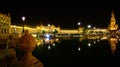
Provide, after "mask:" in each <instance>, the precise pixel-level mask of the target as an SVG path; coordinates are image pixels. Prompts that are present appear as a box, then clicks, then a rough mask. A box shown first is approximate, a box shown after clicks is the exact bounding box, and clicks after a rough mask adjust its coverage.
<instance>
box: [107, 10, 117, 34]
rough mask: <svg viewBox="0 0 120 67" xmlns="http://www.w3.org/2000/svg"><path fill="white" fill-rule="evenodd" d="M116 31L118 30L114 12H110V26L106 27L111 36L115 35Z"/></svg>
mask: <svg viewBox="0 0 120 67" xmlns="http://www.w3.org/2000/svg"><path fill="white" fill-rule="evenodd" d="M117 29H118V25H117V24H116V20H115V15H114V11H112V13H111V19H110V24H109V25H108V30H109V31H110V34H111V35H115V34H116V31H117Z"/></svg>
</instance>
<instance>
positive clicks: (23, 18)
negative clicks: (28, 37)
mask: <svg viewBox="0 0 120 67" xmlns="http://www.w3.org/2000/svg"><path fill="white" fill-rule="evenodd" d="M22 20H23V31H22V33H24V32H25V30H24V25H25V23H24V21H25V16H23V17H22Z"/></svg>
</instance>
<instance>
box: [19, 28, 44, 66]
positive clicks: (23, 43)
mask: <svg viewBox="0 0 120 67" xmlns="http://www.w3.org/2000/svg"><path fill="white" fill-rule="evenodd" d="M35 46H36V41H35V39H34V38H33V36H32V35H31V34H29V31H28V30H26V31H25V33H24V35H23V36H22V37H21V38H20V39H19V43H18V45H17V48H18V49H19V50H21V51H22V52H23V54H24V56H23V57H22V59H21V60H20V61H19V65H17V66H18V67H43V64H42V63H41V62H40V61H39V60H38V59H37V58H36V57H34V56H33V55H32V51H33V50H34V48H35Z"/></svg>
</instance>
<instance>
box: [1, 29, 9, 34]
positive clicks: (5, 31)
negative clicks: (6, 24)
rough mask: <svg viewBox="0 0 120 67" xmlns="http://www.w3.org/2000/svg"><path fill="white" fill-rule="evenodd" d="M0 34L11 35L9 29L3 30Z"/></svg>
mask: <svg viewBox="0 0 120 67" xmlns="http://www.w3.org/2000/svg"><path fill="white" fill-rule="evenodd" d="M0 33H2V34H7V33H9V29H5V28H1V30H0Z"/></svg>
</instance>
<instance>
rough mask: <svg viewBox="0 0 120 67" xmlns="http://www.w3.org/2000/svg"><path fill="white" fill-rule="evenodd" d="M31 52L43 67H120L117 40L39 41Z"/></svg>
mask: <svg viewBox="0 0 120 67" xmlns="http://www.w3.org/2000/svg"><path fill="white" fill-rule="evenodd" d="M40 41H41V42H40V43H39V44H37V46H36V48H35V49H34V51H33V55H34V56H35V57H36V58H37V59H39V60H40V61H41V62H42V63H43V64H44V67H69V66H73V67H86V66H92V67H98V66H100V67H104V66H113V67H118V66H120V43H119V38H109V39H104V38H103V39H101V38H99V39H79V38H62V39H54V40H53V39H46V40H40Z"/></svg>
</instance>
